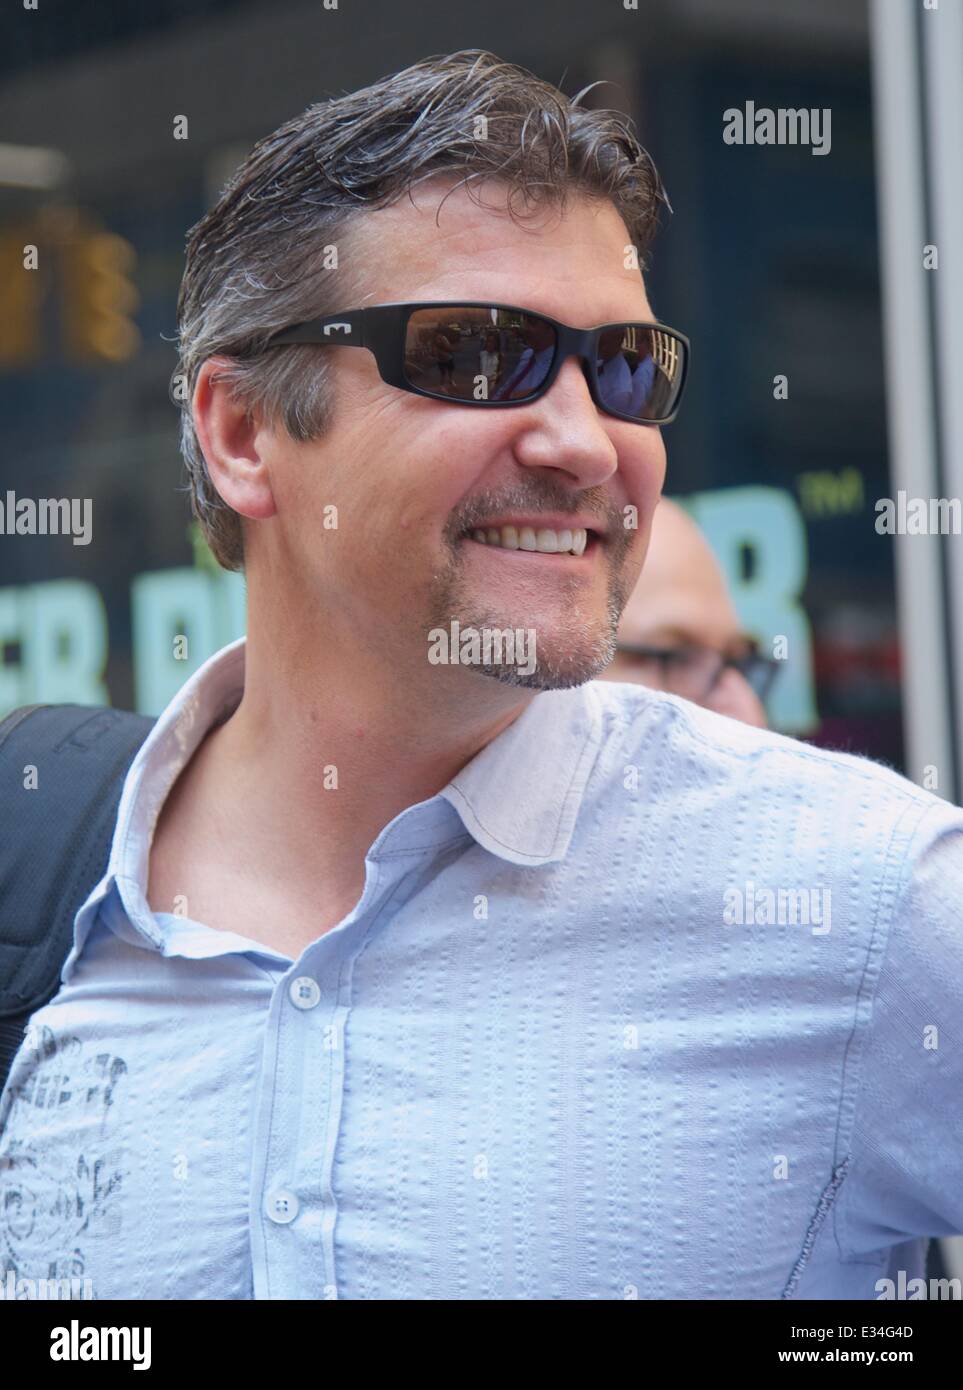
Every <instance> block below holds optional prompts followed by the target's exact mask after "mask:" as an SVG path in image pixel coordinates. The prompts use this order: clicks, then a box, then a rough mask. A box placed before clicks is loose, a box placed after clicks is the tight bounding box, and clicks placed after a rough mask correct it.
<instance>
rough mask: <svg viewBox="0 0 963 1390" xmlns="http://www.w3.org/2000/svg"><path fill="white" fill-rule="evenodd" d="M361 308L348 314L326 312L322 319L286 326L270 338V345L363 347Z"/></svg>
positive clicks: (362, 312) (362, 313) (363, 335)
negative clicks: (292, 326) (307, 344)
mask: <svg viewBox="0 0 963 1390" xmlns="http://www.w3.org/2000/svg"><path fill="white" fill-rule="evenodd" d="M364 315H365V311H364V310H363V309H356V310H354V311H353V312H352V313H348V314H328V315H327V316H326V317H325V318H323V319H311V320H310V321H309V322H308V323H299V324H296V325H295V327H294V328H286V329H285V330H284V332H283V333H278V334H277V336H276V337H274V338H272V339H271V342H270V346H274V345H275V344H276V343H314V344H321V345H322V346H324V347H337V346H338V345H339V344H343V345H346V346H348V347H364V346H365V340H364V339H365V334H364Z"/></svg>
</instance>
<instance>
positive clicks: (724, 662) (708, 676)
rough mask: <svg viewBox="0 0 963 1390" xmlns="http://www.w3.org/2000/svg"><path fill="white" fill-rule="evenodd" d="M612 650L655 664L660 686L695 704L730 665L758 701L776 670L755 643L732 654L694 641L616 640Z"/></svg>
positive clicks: (703, 698) (704, 696)
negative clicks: (685, 643)
mask: <svg viewBox="0 0 963 1390" xmlns="http://www.w3.org/2000/svg"><path fill="white" fill-rule="evenodd" d="M615 649H616V651H617V652H621V653H622V654H623V655H624V656H628V657H635V658H636V659H637V660H639V661H642V662H651V663H653V664H655V665H657V666H658V670H659V678H658V683H659V687H660V689H662V690H667V691H668V692H669V693H670V694H672V695H681V696H682V698H683V699H685V700H691V701H692V702H693V703H694V704H697V705H699V704H702V703H703V702H704V701H705V700H707V699H708V698H709V696H710V695H711V694H712V692H713V690H714V689H715V688H716V686H717V685H718V684H719V681H720V680H721V679H722V675H723V672H724V671H727V670H729V669H730V668H731V669H732V670H734V671H738V672H739V674H740V675H741V676H742V677H743V678H744V680H746V681H747V682H748V683H749V685H750V686H751V687H752V689H753V690H754V691H755V693H756V695H757V696H758V697H759V699H760V700H765V699H766V697H767V696H768V694H769V691H770V690H771V689H772V683H773V680H774V679H775V675H776V672H777V671H778V669H779V662H778V661H776V660H775V658H773V657H770V656H765V655H763V653H762V652H761V651H760V650H759V647H758V644H757V643H755V642H752V643H750V645H749V646H748V648H747V649H746V650H745V651H742V652H740V653H738V654H737V655H733V656H727V655H726V654H725V653H724V652H717V651H716V650H715V649H714V648H712V647H702V646H698V645H695V644H692V645H690V646H678V647H649V646H639V645H635V644H633V643H631V642H617V643H616V647H615Z"/></svg>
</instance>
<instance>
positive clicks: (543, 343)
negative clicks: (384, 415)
mask: <svg viewBox="0 0 963 1390" xmlns="http://www.w3.org/2000/svg"><path fill="white" fill-rule="evenodd" d="M286 343H317V344H323V345H325V346H327V347H365V348H368V349H369V351H370V352H372V353H373V354H374V358H375V361H376V362H377V364H378V371H379V373H380V375H381V379H382V381H384V382H387V384H388V385H389V386H396V387H398V388H399V389H400V390H402V391H413V392H414V394H415V395H416V396H430V397H432V399H434V400H443V401H451V402H452V403H454V404H455V405H477V406H512V405H528V404H530V403H531V402H532V401H537V400H538V398H539V397H540V396H544V394H545V392H546V391H547V390H548V389H549V387H550V386H551V385H552V383H553V382H554V380H555V378H556V377H557V376H558V374H559V372H560V370H561V367H562V363H563V362H564V361H566V359H567V358H569V357H571V356H573V355H574V356H577V357H579V358H580V359H581V361H582V363H583V370H584V371H585V376H586V380H587V381H588V387H589V392H590V393H591V396H592V400H593V401H594V402H595V404H596V405H597V406H598V407H599V409H600V410H604V411H605V413H606V414H607V415H614V416H616V418H617V419H619V420H631V421H632V422H633V424H637V425H667V424H668V423H669V422H670V421H671V420H673V419H674V418H675V415H676V412H677V410H678V408H679V401H680V399H681V397H682V388H683V386H684V385H685V378H686V373H687V371H688V367H689V340H688V338H687V337H686V336H685V335H684V334H683V333H679V332H678V331H677V330H676V329H674V328H668V327H667V326H666V325H665V324H662V323H634V322H625V323H604V324H602V325H601V326H600V327H598V328H572V327H570V326H569V325H568V324H566V323H559V322H558V321H557V320H556V319H550V318H548V317H547V316H546V315H545V314H533V313H530V312H529V311H528V310H527V309H517V308H513V307H512V306H510V305H507V304H488V303H484V302H482V301H480V300H476V301H465V302H461V303H457V302H456V303H448V302H444V303H437V304H436V303H418V304H377V305H372V306H371V307H369V308H366V309H347V310H345V311H344V312H343V313H340V314H328V315H327V316H326V317H324V318H320V319H311V320H310V321H309V322H307V323H299V324H294V325H293V326H292V327H290V328H284V329H281V330H280V331H279V332H277V333H275V334H273V335H272V337H271V338H270V339H269V340H268V342H267V344H266V346H267V347H277V346H280V345H282V344H286Z"/></svg>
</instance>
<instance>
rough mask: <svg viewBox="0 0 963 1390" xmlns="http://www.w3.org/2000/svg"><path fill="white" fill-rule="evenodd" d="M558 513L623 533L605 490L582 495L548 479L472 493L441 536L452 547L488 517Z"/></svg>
mask: <svg viewBox="0 0 963 1390" xmlns="http://www.w3.org/2000/svg"><path fill="white" fill-rule="evenodd" d="M540 511H544V512H561V513H563V514H566V513H567V514H568V515H570V516H575V515H576V514H578V513H582V514H583V515H584V514H585V513H586V512H588V513H590V514H591V515H592V516H593V517H595V518H597V519H598V521H599V522H600V526H599V529H600V530H603V531H605V532H606V533H607V534H609V535H610V536H613V537H615V536H617V535H618V534H619V533H620V532H621V531H622V529H623V528H622V513H621V511H620V510H619V508H618V507H617V506H616V505H615V503H614V502H612V500H611V498H610V497H609V496H608V495H607V493H606V492H605V489H604V488H601V487H589V488H585V489H584V490H583V491H582V492H572V491H571V489H569V488H565V487H562V486H561V485H560V484H558V483H555V482H552V481H550V480H549V479H540V480H538V481H536V480H535V478H534V477H533V478H532V480H531V483H526V484H525V485H524V486H522V485H518V486H515V487H508V488H489V489H485V490H483V491H481V492H476V493H473V494H472V496H471V497H468V498H466V499H465V501H464V502H462V503H460V504H459V506H457V507H456V508H455V509H454V511H453V512H452V514H451V516H450V517H449V518H448V521H447V523H446V525H445V530H444V536H445V539H446V540H447V541H448V543H449V545H450V546H452V547H454V546H455V544H456V543H457V542H458V541H459V540H460V539H461V537H462V536H463V535H464V534H465V532H466V531H474V530H476V529H478V528H482V527H484V526H485V524H486V523H487V521H488V519H489V518H490V517H495V516H499V515H503V514H504V513H505V512H529V513H530V512H540Z"/></svg>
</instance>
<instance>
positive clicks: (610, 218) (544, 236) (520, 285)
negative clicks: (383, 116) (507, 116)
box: [354, 180, 651, 322]
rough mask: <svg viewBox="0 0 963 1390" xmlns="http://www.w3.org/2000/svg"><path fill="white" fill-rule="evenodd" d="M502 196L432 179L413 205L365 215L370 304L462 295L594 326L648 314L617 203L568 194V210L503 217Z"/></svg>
mask: <svg viewBox="0 0 963 1390" xmlns="http://www.w3.org/2000/svg"><path fill="white" fill-rule="evenodd" d="M506 194H507V188H506V187H505V186H503V185H493V184H491V183H487V184H485V185H484V186H482V187H480V188H478V187H476V190H475V193H474V195H472V194H470V193H469V191H468V190H467V189H466V188H465V187H455V188H453V189H452V188H451V186H450V181H448V182H445V183H441V184H439V183H438V182H437V181H434V180H433V181H430V182H427V183H425V184H422V185H418V186H416V187H415V188H414V189H413V190H412V194H411V199H409V197H408V196H407V195H406V196H404V197H403V198H401V199H400V200H399V201H397V202H396V203H393V204H392V205H391V206H390V207H388V208H382V209H377V210H375V211H373V212H371V213H368V214H365V215H364V216H363V217H361V218H359V219H358V222H357V223H356V241H355V248H354V255H355V256H356V257H357V258H358V259H359V260H360V261H361V267H360V268H361V269H362V270H363V272H364V277H365V285H366V294H365V296H364V302H366V303H378V302H386V301H390V300H410V299H419V298H422V299H451V298H458V297H459V296H464V297H465V298H471V299H486V298H491V299H493V300H498V301H501V302H503V303H521V304H522V305H524V306H526V307H531V308H533V309H535V308H541V309H542V310H543V312H545V313H549V314H552V315H555V316H558V317H561V318H563V319H564V318H566V314H567V313H571V315H572V318H573V319H574V313H575V308H576V307H581V306H584V308H585V309H586V310H588V311H589V318H590V320H591V321H592V322H599V321H602V319H605V318H608V317H613V318H620V317H636V316H638V317H643V318H644V317H650V316H651V313H650V310H649V306H648V300H647V298H646V294H645V288H644V285H643V282H642V276H641V274H640V272H639V270H638V269H637V268H636V267H635V265H634V264H633V259H634V258H633V255H632V248H631V245H630V238H629V233H628V230H627V228H626V226H625V223H624V222H623V221H622V218H621V217H620V216H619V214H618V212H617V210H616V208H615V207H614V205H613V204H612V203H609V202H599V201H597V200H590V199H588V198H587V197H585V196H584V195H582V194H579V193H577V192H571V193H570V194H569V195H568V199H567V202H566V205H565V207H564V208H559V207H557V206H555V205H551V204H546V205H544V206H539V207H538V208H537V209H535V210H534V213H533V215H531V216H528V215H526V216H525V217H524V218H523V219H521V220H519V219H517V218H513V217H512V216H511V215H510V213H509V212H508V211H507V209H506V206H505V200H506ZM479 196H480V197H481V198H482V199H483V200H484V205H483V206H479V205H478V202H477V198H478V197H479ZM573 293H574V294H576V295H577V299H575V300H573ZM533 296H535V297H540V298H541V300H542V302H541V303H540V304H539V303H536V302H534V300H533Z"/></svg>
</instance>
